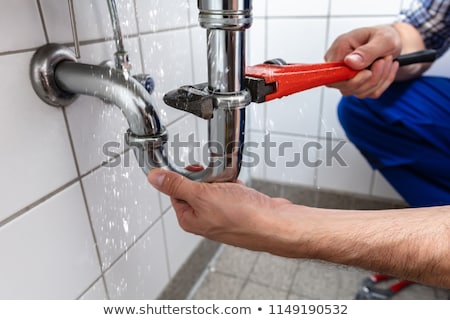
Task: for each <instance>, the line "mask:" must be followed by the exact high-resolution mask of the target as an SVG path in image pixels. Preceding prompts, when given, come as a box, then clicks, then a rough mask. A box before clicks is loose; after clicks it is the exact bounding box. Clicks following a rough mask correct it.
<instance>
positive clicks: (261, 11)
mask: <svg viewBox="0 0 450 320" xmlns="http://www.w3.org/2000/svg"><path fill="white" fill-rule="evenodd" d="M266 10H267V0H255V1H253V10H252V11H253V16H254V17H265V16H266Z"/></svg>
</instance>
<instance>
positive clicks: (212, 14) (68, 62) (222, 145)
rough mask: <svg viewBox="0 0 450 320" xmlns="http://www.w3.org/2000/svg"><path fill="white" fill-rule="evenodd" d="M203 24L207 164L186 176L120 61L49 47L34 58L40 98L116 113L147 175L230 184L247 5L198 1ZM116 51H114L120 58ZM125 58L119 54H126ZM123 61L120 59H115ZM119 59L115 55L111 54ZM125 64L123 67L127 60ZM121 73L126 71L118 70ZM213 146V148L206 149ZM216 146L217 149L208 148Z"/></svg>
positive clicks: (240, 119) (237, 148)
mask: <svg viewBox="0 0 450 320" xmlns="http://www.w3.org/2000/svg"><path fill="white" fill-rule="evenodd" d="M108 4H109V5H110V13H111V15H112V16H113V17H112V21H113V25H115V26H113V27H114V28H115V29H114V33H115V38H116V44H117V45H118V48H123V46H121V45H120V44H121V40H120V39H117V37H121V35H120V33H121V32H120V30H119V29H117V26H118V22H117V21H118V17H117V16H116V15H117V10H116V6H115V1H114V0H108ZM198 5H199V9H200V15H199V20H200V24H201V25H202V26H203V27H205V28H207V29H208V75H209V76H208V88H207V89H205V90H207V92H208V94H209V95H210V96H211V97H212V99H213V101H214V111H213V116H212V118H211V119H210V120H209V125H208V127H209V129H208V140H209V143H210V149H209V152H210V159H209V165H208V166H207V167H206V168H205V169H204V170H202V171H197V172H191V171H188V170H186V169H185V168H180V167H178V166H176V165H175V164H174V161H173V160H172V159H171V157H170V155H169V153H168V133H167V131H166V129H165V128H164V126H163V125H162V124H161V121H160V119H159V116H158V114H157V112H156V110H155V103H154V100H153V97H152V96H151V94H150V93H149V91H147V90H146V88H145V86H144V85H143V84H142V83H141V82H142V81H138V80H137V79H135V78H134V77H131V76H130V75H129V72H128V69H127V68H122V67H121V63H122V62H124V61H122V60H121V59H120V58H119V59H118V60H116V64H117V66H118V68H111V67H110V66H109V65H108V64H104V65H100V66H96V65H88V64H82V63H78V62H77V61H76V58H75V57H74V54H73V52H72V51H71V50H70V49H68V48H66V47H64V46H62V45H58V44H48V45H45V46H43V47H42V48H40V49H38V50H37V51H36V53H35V54H34V56H33V58H32V61H31V66H30V77H31V80H32V85H33V88H34V90H35V91H36V93H37V94H38V96H39V97H40V98H41V99H42V100H44V101H45V102H46V103H48V104H50V105H52V106H67V105H69V104H71V103H72V102H73V101H74V100H75V99H76V98H77V96H78V95H80V94H83V95H89V96H93V97H97V98H100V99H102V100H104V101H106V102H109V103H112V104H114V105H116V106H118V107H119V108H120V109H121V110H122V113H123V114H124V116H125V117H126V119H127V121H128V124H129V126H130V128H129V130H128V131H127V134H126V143H127V144H128V145H129V146H130V147H131V148H133V151H134V152H135V155H136V157H137V159H138V162H139V165H140V166H141V167H142V168H143V170H144V172H145V173H148V172H149V171H150V170H151V169H153V168H165V169H168V170H172V171H175V172H178V173H180V174H182V175H184V176H186V177H188V178H190V179H192V180H197V181H208V182H216V181H234V180H236V178H237V175H238V174H239V169H240V163H241V159H242V143H243V138H244V128H245V108H244V107H245V106H246V105H248V104H249V103H250V96H249V93H248V92H247V91H246V90H245V88H244V71H245V35H244V30H245V29H246V28H248V27H249V26H250V23H251V1H250V0H244V1H236V0H230V1H201V0H199V2H198ZM119 51H120V50H118V52H119ZM123 51H124V50H123ZM119 57H120V56H119ZM116 58H117V55H116ZM125 62H126V63H128V61H125ZM122 66H123V65H122ZM211 142H215V144H213V143H211ZM213 145H214V146H215V147H217V146H219V148H218V149H222V150H217V148H216V149H214V148H212V147H211V146H213Z"/></svg>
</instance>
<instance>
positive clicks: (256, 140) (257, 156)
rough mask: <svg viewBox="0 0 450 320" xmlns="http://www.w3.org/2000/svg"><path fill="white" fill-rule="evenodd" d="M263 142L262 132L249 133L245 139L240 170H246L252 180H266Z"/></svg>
mask: <svg viewBox="0 0 450 320" xmlns="http://www.w3.org/2000/svg"><path fill="white" fill-rule="evenodd" d="M263 142H264V133H263V132H255V131H250V132H249V134H247V135H246V138H245V146H244V156H243V161H242V170H248V171H249V173H250V176H251V177H252V179H263V180H264V179H266V166H265V165H264V150H263V148H262V143H263Z"/></svg>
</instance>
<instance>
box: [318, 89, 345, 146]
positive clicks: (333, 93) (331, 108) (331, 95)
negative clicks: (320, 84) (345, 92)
mask: <svg viewBox="0 0 450 320" xmlns="http://www.w3.org/2000/svg"><path fill="white" fill-rule="evenodd" d="M341 98H342V95H341V93H340V92H339V90H337V89H332V88H325V90H324V96H323V109H322V117H321V118H320V136H321V137H322V138H324V137H326V136H327V133H328V134H331V136H332V137H333V139H346V134H345V131H344V129H343V128H342V126H341V123H340V122H339V119H338V115H337V106H338V103H339V101H340V100H341Z"/></svg>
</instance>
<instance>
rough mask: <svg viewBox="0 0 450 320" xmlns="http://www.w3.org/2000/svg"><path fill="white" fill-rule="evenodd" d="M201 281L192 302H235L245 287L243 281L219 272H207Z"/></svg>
mask: <svg viewBox="0 0 450 320" xmlns="http://www.w3.org/2000/svg"><path fill="white" fill-rule="evenodd" d="M202 280H203V281H202V283H201V286H200V287H198V289H197V290H196V291H195V292H193V296H192V300H235V299H237V298H238V297H239V294H240V292H241V291H242V288H243V287H244V285H245V280H243V279H239V278H236V277H234V276H229V275H225V274H223V273H220V272H209V273H208V274H207V275H206V277H205V278H204V279H202Z"/></svg>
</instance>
